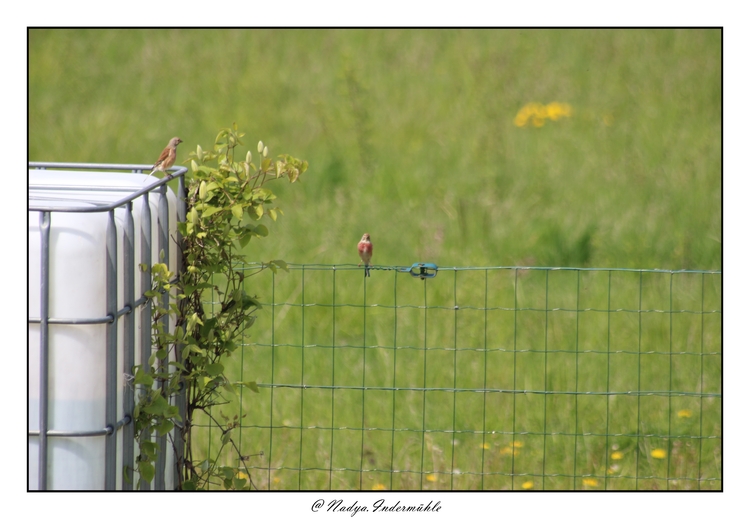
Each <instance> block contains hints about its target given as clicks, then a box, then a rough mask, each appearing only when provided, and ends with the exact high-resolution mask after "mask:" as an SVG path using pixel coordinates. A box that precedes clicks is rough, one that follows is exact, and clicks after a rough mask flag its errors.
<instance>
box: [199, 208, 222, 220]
mask: <svg viewBox="0 0 750 519" xmlns="http://www.w3.org/2000/svg"><path fill="white" fill-rule="evenodd" d="M221 210H222V208H221V207H217V206H215V205H210V206H208V207H207V208H206V210H205V211H203V212H202V213H201V217H202V218H208V217H209V216H211V215H213V214H214V213H218V212H219V211H221Z"/></svg>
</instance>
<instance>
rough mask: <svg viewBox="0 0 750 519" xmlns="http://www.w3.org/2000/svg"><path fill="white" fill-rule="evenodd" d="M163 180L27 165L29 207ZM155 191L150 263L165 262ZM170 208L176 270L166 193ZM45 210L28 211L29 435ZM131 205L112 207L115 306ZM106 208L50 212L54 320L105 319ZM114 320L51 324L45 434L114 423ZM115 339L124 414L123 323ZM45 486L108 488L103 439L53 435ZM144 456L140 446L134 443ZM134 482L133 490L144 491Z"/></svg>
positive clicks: (36, 377) (107, 198)
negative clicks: (109, 357)
mask: <svg viewBox="0 0 750 519" xmlns="http://www.w3.org/2000/svg"><path fill="white" fill-rule="evenodd" d="M158 180H159V179H158V178H156V177H149V176H147V175H143V174H133V173H111V172H97V171H71V170H36V169H30V170H29V206H30V207H40V206H41V207H53V208H62V207H82V206H91V207H93V206H96V205H100V206H101V205H106V204H111V203H113V202H116V201H118V200H122V199H124V198H126V197H128V196H129V195H131V194H132V193H135V192H137V191H139V190H140V189H142V188H144V187H146V186H148V185H151V184H153V183H155V182H157V181H158ZM159 198H160V196H159V194H158V189H156V190H155V191H151V192H150V193H149V205H150V207H151V251H152V254H151V257H152V260H151V263H152V264H153V263H155V262H158V261H163V260H160V259H159V238H158V227H157V225H158V214H159V213H158V205H159ZM167 201H168V207H169V210H168V212H169V242H170V243H169V259H168V264H169V266H170V270H172V271H176V267H177V257H178V254H177V245H176V242H175V239H176V236H177V230H176V222H177V214H176V212H177V200H176V197H175V195H174V193H173V192H172V190H171V189H167ZM143 207H144V198H143V197H142V196H141V197H138V198H136V199H135V200H133V210H132V216H133V220H134V240H133V241H134V245H135V253H134V255H133V258H134V262H135V283H134V285H135V299H136V300H137V299H138V298H140V297H141V296H142V293H141V289H140V287H141V276H142V275H147V274H144V273H143V272H142V271H141V269H139V268H138V264H139V263H141V232H142V231H141V221H142V218H143V217H142V215H143ZM40 214H41V213H40V212H38V211H33V210H30V211H29V221H28V247H29V251H28V258H29V259H28V261H29V306H28V314H29V317H30V322H29V343H28V370H29V371H28V381H29V386H28V398H29V406H28V410H29V415H28V422H29V431H39V429H40V418H39V408H40V351H41V348H40V324H39V323H35V322H32V320H33V318H39V316H40V312H41V306H40V305H41V296H40V294H41V286H40V283H41V275H40V272H41V259H42V248H41V226H40ZM125 216H126V209H125V208H124V207H121V208H118V209H116V210H115V222H116V229H117V294H118V296H117V310H118V311H119V310H121V309H122V308H123V307H124V306H125V304H126V302H125V299H124V297H125V289H124V288H125V287H124V286H123V283H124V280H123V274H124V264H123V261H124V260H123V233H124V229H125ZM108 219H109V212H108V211H104V212H91V213H73V212H55V211H53V212H51V213H50V235H49V314H48V315H49V318H50V319H52V320H54V319H78V320H80V319H96V318H103V317H106V315H107V311H106V309H107V302H106V289H107V286H106V283H107V273H106V266H107V265H106V264H107V261H106V260H107V252H106V243H107V242H106V232H107V226H108ZM142 310H143V305H141V306H139V307H138V308H137V309H136V310H135V311H136V318H135V323H136V331H135V363H136V364H139V363H141V359H140V354H139V352H140V351H141V329H140V328H141V317H140V312H141V311H142ZM108 326H110V325H108V324H107V323H99V324H75V325H74V324H49V328H48V330H49V332H48V333H49V361H48V362H49V371H48V374H49V376H48V388H49V389H48V398H49V400H48V402H49V403H48V413H47V417H48V418H47V419H48V430H50V431H66V432H70V431H79V432H80V431H95V430H102V429H104V428H105V427H106V426H107V425H108V424H107V422H106V418H105V405H106V394H105V373H106V370H105V355H106V344H107V343H106V338H107V327H108ZM117 326H118V331H117V333H118V341H117V343H118V344H117V363H118V364H117V366H118V369H117V373H118V375H117V388H118V389H117V406H116V408H117V420H121V419H122V418H123V417H124V414H125V411H124V410H123V388H124V387H125V385H126V384H128V375H129V373H126V371H128V369H126V368H125V366H124V365H123V356H124V349H123V348H124V346H123V343H124V341H123V326H122V319H118V325H117ZM116 434H117V449H116V451H117V462H116V478H117V480H116V488H117V489H121V488H122V484H123V470H122V447H123V445H122V442H123V434H122V429H120V430H118V431H117V432H116ZM39 445H40V438H39V436H38V435H34V434H30V435H29V455H28V463H29V467H28V468H29V470H28V474H29V480H28V485H29V489H30V490H35V489H38V488H39V479H38V478H39V450H40V449H39ZM47 449H48V462H47V489H49V490H103V489H104V488H105V487H104V480H105V478H104V472H105V436H81V437H59V436H49V437H48V438H47ZM136 455H137V449H136ZM167 456H168V457H167V464H166V466H167V470H166V471H165V483H166V484H165V487H166V488H167V489H169V488H173V472H174V471H173V470H170V469H171V467H173V460H174V455H173V452H172V449H171V448H168V449H167ZM137 483H138V482H137V479H136V481H135V485H134V488H138V486H137Z"/></svg>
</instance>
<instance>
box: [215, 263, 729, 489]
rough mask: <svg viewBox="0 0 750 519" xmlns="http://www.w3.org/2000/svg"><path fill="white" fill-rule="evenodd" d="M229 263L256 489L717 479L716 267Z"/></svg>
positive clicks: (695, 484) (620, 485)
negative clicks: (246, 310) (241, 331)
mask: <svg viewBox="0 0 750 519" xmlns="http://www.w3.org/2000/svg"><path fill="white" fill-rule="evenodd" d="M243 268H244V269H245V270H246V276H247V277H246V281H245V282H246V285H247V286H246V287H245V289H246V290H247V291H248V292H249V293H251V294H257V295H258V296H259V297H260V298H261V301H263V302H264V305H265V306H264V308H263V309H262V310H261V311H260V312H259V313H258V318H257V321H256V323H255V325H254V326H252V327H250V328H248V329H247V335H246V337H245V341H244V344H243V347H242V348H241V349H240V350H238V353H239V354H238V355H237V356H236V357H235V361H236V362H235V364H234V366H233V367H232V369H230V370H229V371H230V372H229V373H228V375H229V376H230V377H233V378H234V379H235V380H240V379H241V380H243V381H256V382H257V384H258V387H259V391H260V392H259V393H258V394H256V393H253V392H250V391H243V392H242V393H241V394H240V397H239V399H238V401H237V402H234V403H232V404H230V405H229V409H230V411H226V410H224V411H222V412H224V413H226V414H227V415H231V414H234V413H236V414H237V419H238V420H239V423H240V425H239V427H238V428H237V429H236V430H235V431H234V434H235V436H234V437H235V439H237V438H238V439H239V441H240V445H241V450H242V452H243V454H244V455H246V456H247V460H246V461H245V464H246V466H248V467H249V468H250V474H249V477H250V478H251V479H252V481H253V483H254V485H255V486H256V487H257V488H259V489H269V490H277V489H278V490H281V489H284V490H286V489H330V490H349V489H361V490H371V489H389V490H407V489H408V490H412V489H417V490H430V489H435V490H453V489H485V490H490V489H493V490H494V489H536V490H542V489H554V490H556V489H591V490H610V489H613V490H620V489H639V490H641V489H686V490H688V489H702V490H720V489H721V488H722V483H721V481H722V445H721V438H722V430H721V429H722V400H721V387H722V379H721V373H722V371H721V370H722V336H721V283H722V281H721V272H718V271H670V270H635V269H596V268H538V267H488V268H479V267H447V268H446V267H441V268H439V269H437V270H435V271H433V274H436V275H435V276H434V277H429V278H427V279H420V278H419V277H414V276H413V275H409V272H411V273H412V274H413V273H414V270H411V271H410V269H408V268H401V267H377V266H376V267H374V268H373V270H372V276H371V277H369V278H364V277H363V272H362V269H361V268H359V269H358V268H357V267H356V266H354V265H290V266H289V271H288V272H283V271H279V272H277V273H273V272H271V271H266V272H261V270H262V267H261V265H256V264H247V265H245V266H244V267H243ZM251 274H258V275H251ZM200 432H201V435H202V437H203V439H204V443H205V448H206V449H207V450H208V451H211V450H212V449H216V448H219V446H220V444H221V439H220V436H221V435H220V432H219V431H218V429H215V428H213V429H212V428H211V427H209V426H208V425H205V426H204V427H202V428H201V431H200ZM226 463H235V464H237V463H238V460H232V459H227V460H226Z"/></svg>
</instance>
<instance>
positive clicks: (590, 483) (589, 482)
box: [583, 478, 599, 487]
mask: <svg viewBox="0 0 750 519" xmlns="http://www.w3.org/2000/svg"><path fill="white" fill-rule="evenodd" d="M583 484H584V485H585V486H587V487H598V486H599V480H597V479H596V478H583Z"/></svg>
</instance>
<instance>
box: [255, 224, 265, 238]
mask: <svg viewBox="0 0 750 519" xmlns="http://www.w3.org/2000/svg"><path fill="white" fill-rule="evenodd" d="M253 232H255V234H257V235H258V236H268V228H267V227H266V226H265V225H259V226H257V227H256V228H255V231H253Z"/></svg>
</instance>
